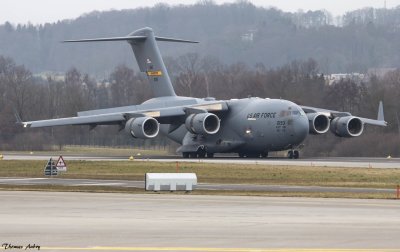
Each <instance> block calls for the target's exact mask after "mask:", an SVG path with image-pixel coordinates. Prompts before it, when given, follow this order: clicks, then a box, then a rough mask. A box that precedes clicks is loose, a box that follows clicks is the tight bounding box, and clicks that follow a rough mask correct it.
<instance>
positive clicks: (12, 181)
mask: <svg viewBox="0 0 400 252" xmlns="http://www.w3.org/2000/svg"><path fill="white" fill-rule="evenodd" d="M0 184H7V185H58V186H89V187H90V186H105V187H124V188H139V189H143V190H144V181H131V180H95V179H65V178H0ZM196 189H200V190H220V191H243V192H246V191H256V192H262V191H264V192H321V193H324V192H331V193H391V194H393V196H394V195H395V193H396V190H395V189H378V188H351V187H321V186H288V185H253V184H205V183H199V184H198V185H197V186H195V190H196Z"/></svg>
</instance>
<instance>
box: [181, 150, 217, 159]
mask: <svg viewBox="0 0 400 252" xmlns="http://www.w3.org/2000/svg"><path fill="white" fill-rule="evenodd" d="M182 157H183V158H205V157H208V158H213V157H214V153H211V152H206V151H202V150H201V151H197V152H182Z"/></svg>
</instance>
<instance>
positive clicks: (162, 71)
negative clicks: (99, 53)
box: [64, 27, 198, 97]
mask: <svg viewBox="0 0 400 252" xmlns="http://www.w3.org/2000/svg"><path fill="white" fill-rule="evenodd" d="M98 41H127V42H128V43H129V44H130V45H131V47H132V50H133V53H134V54H135V57H136V61H137V63H138V65H139V68H140V71H141V72H144V73H146V74H147V77H148V79H149V82H150V87H151V89H152V91H153V94H154V96H155V97H162V96H176V94H175V91H174V88H173V86H172V83H171V79H170V78H169V75H168V72H167V69H166V67H165V64H164V61H163V59H162V57H161V53H160V50H159V49H158V46H157V43H156V41H166V42H183V43H198V42H197V41H189V40H182V39H174V38H166V37H157V36H154V32H153V29H151V28H149V27H145V28H142V29H139V30H136V31H134V32H132V33H131V34H129V35H128V36H125V37H112V38H95V39H80V40H66V41H64V42H98Z"/></svg>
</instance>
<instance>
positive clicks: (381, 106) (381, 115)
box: [378, 101, 385, 121]
mask: <svg viewBox="0 0 400 252" xmlns="http://www.w3.org/2000/svg"><path fill="white" fill-rule="evenodd" d="M378 121H385V118H384V114H383V103H382V101H380V102H379V108H378Z"/></svg>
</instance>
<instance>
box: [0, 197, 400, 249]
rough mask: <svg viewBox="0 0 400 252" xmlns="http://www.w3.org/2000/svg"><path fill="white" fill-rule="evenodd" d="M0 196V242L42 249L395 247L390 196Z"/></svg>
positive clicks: (398, 212)
mask: <svg viewBox="0 0 400 252" xmlns="http://www.w3.org/2000/svg"><path fill="white" fill-rule="evenodd" d="M0 198H1V207H0V223H1V228H0V244H5V243H7V244H12V245H14V246H23V247H24V248H25V247H26V246H27V245H28V244H30V245H31V246H33V245H35V246H40V250H41V251H72V250H73V251H206V252H207V251H213V252H217V251H229V252H233V251H235V252H238V251H245V252H247V251H258V252H260V251H275V252H278V251H299V250H301V249H303V250H302V251H329V252H332V251H342V252H343V251H366V250H368V249H369V250H368V251H399V250H396V249H399V248H400V239H399V234H400V218H399V216H400V201H394V200H354V199H307V198H268V197H237V196H197V195H169V194H151V195H129V194H107V193H105V194H95V193H65V192H62V193H56V192H18V191H0ZM391 249H392V250H391ZM22 250H23V249H22ZM9 251H20V250H9ZM29 251H35V250H33V249H29Z"/></svg>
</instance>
